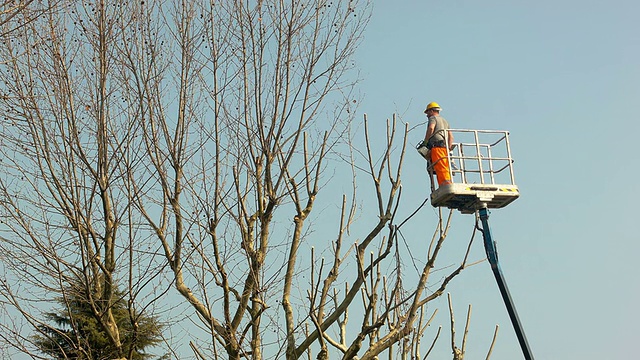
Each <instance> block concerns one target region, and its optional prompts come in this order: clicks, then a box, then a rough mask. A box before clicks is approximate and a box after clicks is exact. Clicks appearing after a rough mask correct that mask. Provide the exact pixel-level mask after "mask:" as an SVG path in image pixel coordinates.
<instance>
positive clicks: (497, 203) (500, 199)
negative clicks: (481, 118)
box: [418, 129, 520, 214]
mask: <svg viewBox="0 0 640 360" xmlns="http://www.w3.org/2000/svg"><path fill="white" fill-rule="evenodd" d="M448 131H449V132H451V133H452V135H453V139H454V143H453V150H452V151H450V152H449V154H448V157H447V159H448V160H449V171H450V172H451V175H452V176H451V181H452V183H451V184H447V185H443V186H440V187H437V179H436V176H435V173H434V171H433V165H434V164H432V163H431V162H430V161H428V163H427V164H428V165H427V172H428V173H429V178H430V181H431V205H433V206H434V207H447V208H450V209H457V210H459V211H460V212H462V213H465V214H470V213H474V212H475V211H476V210H478V209H480V208H482V207H486V208H503V207H505V206H507V205H509V204H510V203H511V202H513V201H514V200H516V199H517V198H518V197H519V196H520V191H519V190H518V187H517V186H516V184H515V180H514V176H513V158H512V157H511V148H510V145H509V132H508V131H500V130H465V129H451V130H448ZM445 139H448V136H445ZM448 145H449V144H447V146H448ZM421 150H424V148H421V147H420V145H419V146H418V152H420V153H421V154H422V155H423V156H424V152H423V151H421ZM438 161H442V160H437V161H436V163H437V162H438Z"/></svg>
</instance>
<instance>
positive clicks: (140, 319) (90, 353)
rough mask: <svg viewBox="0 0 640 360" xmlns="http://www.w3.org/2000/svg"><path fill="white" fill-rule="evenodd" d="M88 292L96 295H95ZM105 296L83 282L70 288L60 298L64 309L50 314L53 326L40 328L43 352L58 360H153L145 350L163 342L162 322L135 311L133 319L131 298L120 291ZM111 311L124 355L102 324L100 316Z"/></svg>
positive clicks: (38, 340)
mask: <svg viewBox="0 0 640 360" xmlns="http://www.w3.org/2000/svg"><path fill="white" fill-rule="evenodd" d="M100 288H102V287H100ZM88 291H91V292H92V293H91V296H89V293H88ZM101 294H102V292H101V291H99V289H96V287H95V286H83V285H82V284H80V282H79V283H78V284H75V285H74V286H72V287H70V288H69V289H68V290H67V291H66V294H65V296H64V297H60V298H59V299H58V303H59V304H60V305H61V307H60V308H59V309H58V310H57V311H56V312H50V313H47V314H46V319H47V320H48V321H49V322H50V323H52V325H41V326H39V327H38V329H39V330H40V334H39V335H36V336H34V340H35V343H36V345H37V346H38V348H39V349H40V351H42V352H43V353H45V354H47V355H50V356H52V357H53V358H54V359H78V360H102V359H117V358H121V357H126V358H129V356H131V357H130V359H129V360H143V359H149V358H150V355H149V354H146V353H144V352H143V350H144V349H145V348H147V347H149V346H153V345H156V344H158V343H160V342H161V330H162V326H161V325H160V324H159V322H158V319H157V318H156V317H152V316H148V315H145V314H137V313H135V312H134V314H133V316H130V313H129V309H128V306H127V303H128V302H127V299H125V297H124V294H123V293H122V292H120V291H117V290H116V291H115V292H114V294H113V296H112V298H111V299H102V298H101ZM108 308H110V309H111V312H112V313H113V317H114V319H115V321H116V324H117V327H118V331H119V334H120V342H121V344H122V349H121V352H120V353H119V351H118V349H117V347H116V346H115V345H114V344H113V342H112V341H111V339H110V338H109V336H108V333H107V332H106V331H105V329H104V328H103V327H102V325H101V321H100V316H103V315H104V314H105V313H106V311H107V309H108ZM132 318H133V319H132ZM134 324H137V329H136V328H135V327H134ZM130 354H131V355H130Z"/></svg>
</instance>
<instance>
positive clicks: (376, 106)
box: [358, 0, 640, 360]
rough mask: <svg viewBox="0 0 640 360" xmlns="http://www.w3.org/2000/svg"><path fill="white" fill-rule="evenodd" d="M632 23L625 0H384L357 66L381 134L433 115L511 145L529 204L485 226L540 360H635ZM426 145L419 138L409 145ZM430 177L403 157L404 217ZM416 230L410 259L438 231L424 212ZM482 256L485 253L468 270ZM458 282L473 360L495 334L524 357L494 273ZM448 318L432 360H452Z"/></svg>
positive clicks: (501, 351) (635, 70)
mask: <svg viewBox="0 0 640 360" xmlns="http://www.w3.org/2000/svg"><path fill="white" fill-rule="evenodd" d="M638 14H640V3H638V2H635V1H622V0H614V1H608V2H605V1H593V0H586V1H548V0H544V1H535V2H530V1H506V0H505V1H495V0H487V1H470V0H460V1H418V0H414V1H407V0H398V1H377V2H376V3H375V4H374V10H373V17H372V19H371V23H370V25H369V28H368V30H367V32H366V34H365V37H364V42H363V45H362V47H361V48H360V51H359V53H358V64H359V65H360V67H361V69H362V73H361V76H362V78H363V82H362V83H361V87H360V92H361V94H362V96H363V97H364V101H362V102H361V106H360V109H359V111H360V112H361V113H367V114H368V116H369V118H370V120H371V121H372V123H374V124H375V123H376V122H377V124H378V125H379V127H378V128H377V129H376V130H372V131H379V132H382V131H384V127H383V124H384V120H385V119H386V118H389V117H391V115H392V114H393V113H396V114H398V116H399V118H400V119H401V120H402V121H405V122H409V123H410V124H411V126H414V125H418V124H421V123H423V122H424V121H425V116H424V115H423V113H422V111H423V110H424V107H425V105H426V104H427V103H428V102H430V101H437V102H439V103H440V105H441V106H442V107H443V112H442V115H443V116H444V117H445V118H446V119H447V120H449V122H450V123H451V126H452V127H454V128H467V129H497V130H508V131H510V133H511V144H512V152H513V157H514V158H515V171H516V174H515V176H516V183H517V185H518V186H519V188H520V191H521V197H520V199H518V200H517V201H516V202H514V203H513V204H511V205H510V206H508V207H507V208H504V209H500V210H494V211H492V212H491V218H490V222H491V228H492V230H493V234H494V238H495V239H496V241H497V243H498V251H499V255H500V262H501V266H502V269H503V271H504V274H505V277H506V279H507V283H508V285H509V288H510V291H511V295H512V297H513V298H514V300H515V303H516V306H517V309H518V313H519V315H520V319H521V321H522V323H523V325H524V328H525V331H526V335H527V338H528V340H529V344H530V345H531V348H532V350H533V353H534V355H535V357H536V358H537V359H563V360H572V359H576V360H589V359H594V360H595V359H620V358H629V357H631V358H635V357H639V356H640V354H638V353H639V352H640V351H639V350H636V342H637V341H638V340H640V333H639V332H638V330H637V324H638V323H639V322H640V310H639V309H638V303H639V302H640V301H639V300H640V282H639V281H638V279H637V275H638V274H639V273H640V271H639V269H638V265H637V264H636V259H637V256H638V254H639V253H640V242H639V241H638V240H639V238H640V236H638V234H637V233H636V226H634V224H637V223H636V221H637V220H636V213H635V211H636V206H637V205H638V204H640V195H638V192H637V190H636V188H635V186H636V185H638V178H639V177H640V170H639V169H638V165H639V162H638V160H637V155H636V152H637V149H636V146H635V145H636V138H637V136H638V133H639V132H640V126H639V125H638V116H637V110H636V108H637V106H638V103H640V101H639V100H640V41H639V36H638V34H640V25H639V23H638V21H637V16H638ZM423 136H424V126H421V127H420V128H419V129H416V130H414V131H413V132H412V133H411V135H410V142H411V144H412V145H413V144H414V143H417V142H418V141H419V140H420V139H421V138H422V137H423ZM424 165H425V164H424V162H423V160H422V159H421V158H420V157H419V156H418V155H417V153H414V152H413V149H410V153H409V154H408V156H407V157H406V163H405V168H404V174H403V175H404V177H403V183H404V187H403V191H404V192H405V194H404V197H405V204H406V207H407V209H406V212H407V213H410V212H411V211H413V210H414V209H415V208H416V207H417V206H418V205H419V204H420V203H421V202H422V200H423V199H424V198H425V197H426V196H427V195H428V193H427V189H426V186H425V181H426V172H425V170H424ZM419 216H420V217H421V220H420V221H421V223H418V224H415V225H412V227H411V231H413V233H412V232H411V231H409V230H405V231H404V235H405V237H406V238H407V241H408V246H409V247H412V248H413V249H415V253H417V252H419V251H420V250H421V249H423V247H421V244H420V243H416V240H415V239H416V238H417V236H416V235H418V234H417V232H420V231H424V232H427V233H430V232H431V231H432V228H433V226H434V225H435V222H436V219H437V217H436V214H435V212H434V211H433V210H432V209H431V208H428V209H423V210H422V211H421V212H420V214H419ZM425 226H426V227H425ZM453 227H454V230H453V231H452V235H451V239H449V240H450V241H451V242H452V243H455V242H456V241H458V242H459V243H461V244H463V245H464V244H466V242H467V241H468V238H469V235H470V234H471V231H472V230H473V217H472V216H471V215H462V214H459V213H458V214H456V215H455V218H454V224H453ZM453 251H454V250H452V252H453ZM483 251H484V250H483V248H482V243H481V241H477V242H476V243H475V244H474V250H473V254H474V256H475V258H476V259H477V258H481V257H482V256H483ZM465 271H466V273H463V274H462V275H461V277H459V278H458V279H457V280H456V281H455V283H454V285H453V286H452V287H451V288H450V291H451V293H452V295H453V299H454V303H455V304H456V320H457V323H458V326H459V327H460V328H458V329H457V332H458V334H459V335H458V336H461V335H460V334H461V333H462V326H463V324H464V317H465V313H466V308H467V305H468V304H472V305H473V314H472V327H471V333H470V334H469V344H468V346H469V349H468V351H467V357H469V358H474V359H477V358H484V357H485V356H486V351H487V349H488V346H489V343H490V340H491V335H492V332H493V327H494V326H495V324H499V325H500V332H499V335H498V341H497V344H496V347H495V349H494V351H493V356H492V359H493V360H512V359H519V358H523V357H522V353H521V351H520V348H519V345H518V343H517V341H516V338H515V334H514V331H513V328H512V326H511V323H510V322H509V319H508V315H507V312H506V310H505V307H504V304H503V302H502V299H501V298H500V293H499V290H498V288H497V286H496V284H495V280H494V279H493V277H492V273H491V270H490V267H489V265H488V263H486V262H485V263H482V264H480V265H477V266H475V267H472V268H470V269H468V270H465ZM436 306H438V307H441V312H442V314H443V315H446V313H447V309H446V303H445V302H439V303H438V304H434V305H433V307H434V308H435V307H436ZM446 319H447V318H446V317H443V318H442V319H441V321H440V323H439V324H442V325H444V329H445V330H447V332H445V333H444V334H443V335H441V337H444V338H442V339H440V340H439V345H438V346H439V348H438V349H437V351H439V353H440V354H442V357H440V356H435V357H433V358H450V356H451V355H450V353H451V350H450V348H449V342H450V340H449V334H448V324H447V323H444V322H443V321H445V320H446ZM439 324H435V325H436V326H437V325H439ZM433 332H434V333H435V328H434V331H433ZM458 341H460V339H458ZM427 347H428V344H424V345H423V348H425V349H426V348H427Z"/></svg>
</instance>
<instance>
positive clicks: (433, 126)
mask: <svg viewBox="0 0 640 360" xmlns="http://www.w3.org/2000/svg"><path fill="white" fill-rule="evenodd" d="M435 130H436V122H435V121H429V125H427V134H426V135H425V136H424V142H427V141H429V138H430V137H431V136H432V135H433V132H434V131H435Z"/></svg>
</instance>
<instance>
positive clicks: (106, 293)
mask: <svg viewBox="0 0 640 360" xmlns="http://www.w3.org/2000/svg"><path fill="white" fill-rule="evenodd" d="M63 9H64V11H62V12H51V13H47V14H46V15H45V16H42V17H39V18H37V19H35V20H34V19H31V18H29V17H27V15H24V14H22V13H18V14H17V15H16V16H14V17H13V18H12V19H10V20H8V23H11V22H14V25H15V24H19V25H20V26H16V27H15V28H16V29H17V30H16V31H15V32H13V33H12V39H11V41H6V42H5V46H4V47H3V48H2V49H0V54H1V55H0V56H1V57H2V63H3V64H5V65H4V66H3V67H2V69H1V72H0V79H1V80H2V96H1V98H0V106H1V109H2V112H3V121H2V125H1V126H2V135H3V136H2V143H1V144H0V151H1V152H2V163H3V167H2V173H1V174H0V201H1V204H2V207H1V209H2V210H1V211H2V212H1V214H0V216H1V219H2V224H1V228H0V231H1V233H0V236H1V237H0V251H2V253H1V254H0V270H1V271H3V272H4V274H3V275H4V276H3V279H6V280H3V281H2V283H1V287H0V302H1V304H2V305H1V306H2V309H3V311H4V315H5V316H6V317H7V318H8V319H10V321H7V322H4V323H3V324H2V325H0V326H2V331H0V333H2V334H3V335H0V337H1V338H2V340H3V341H4V343H5V344H11V346H13V348H14V351H19V352H23V353H27V354H31V356H33V357H38V356H39V355H38V353H37V351H36V350H37V349H36V347H34V342H33V337H32V336H31V335H29V334H30V331H37V329H39V328H41V326H42V325H43V322H44V317H43V314H45V313H46V312H47V311H48V310H49V309H48V307H50V306H51V304H52V303H54V302H55V299H59V298H60V297H62V298H65V297H67V296H68V294H66V293H65V289H67V288H68V284H70V283H71V282H72V281H73V280H74V279H75V278H82V279H84V280H85V281H84V283H85V284H87V287H86V289H85V293H86V294H85V295H86V297H87V298H88V301H89V303H90V304H91V303H92V301H94V300H92V299H93V297H92V296H91V295H92V294H95V293H96V292H99V296H97V295H96V296H95V299H101V301H109V302H111V303H113V304H115V303H116V301H117V300H118V299H116V297H117V296H123V297H125V298H126V300H127V303H128V306H129V313H130V321H131V324H132V325H133V329H134V334H135V329H136V323H137V316H140V314H143V313H145V312H148V313H152V314H153V315H154V316H158V317H161V318H164V319H165V321H166V329H168V330H167V332H166V348H167V349H164V350H163V351H162V352H163V353H164V352H169V353H171V352H174V354H175V357H184V356H185V355H184V354H185V352H186V351H191V352H192V354H193V356H195V357H196V358H202V359H205V358H218V357H225V358H229V359H240V358H252V359H262V358H265V357H266V358H274V357H276V358H281V357H285V358H287V359H297V358H300V357H303V356H306V357H308V358H311V357H312V356H316V357H317V358H329V357H330V356H338V357H342V358H344V359H352V358H355V357H356V356H359V357H360V358H362V359H374V358H377V356H378V355H380V354H382V353H384V352H386V353H389V354H395V353H397V354H400V355H402V357H407V356H414V357H415V356H416V355H417V356H418V357H419V353H420V350H419V342H420V339H421V338H422V337H423V335H424V333H425V331H426V329H427V325H428V324H429V323H430V321H431V320H429V319H430V318H432V316H431V315H430V314H428V313H427V312H426V308H425V305H426V304H427V303H428V302H429V301H431V300H433V299H435V298H437V297H439V296H441V295H442V294H443V292H444V289H445V288H446V286H447V285H448V284H449V282H450V281H451V280H452V279H453V278H454V277H455V276H457V275H458V274H459V273H460V272H461V271H462V270H463V269H464V268H465V267H466V266H468V264H467V255H468V250H467V253H466V254H461V258H462V261H461V263H460V265H459V266H457V267H455V269H454V270H452V271H451V272H450V273H449V274H448V275H447V276H445V277H443V278H442V279H440V280H438V281H435V282H434V281H432V280H431V274H432V270H433V269H434V267H435V266H436V260H437V258H438V254H439V252H440V250H441V248H442V246H443V244H444V242H445V239H446V237H447V234H448V229H449V226H450V220H451V213H449V216H448V217H446V216H445V217H443V216H442V215H441V216H440V221H439V223H438V226H437V228H436V229H435V232H434V236H433V238H432V240H431V242H430V246H429V249H428V252H427V254H426V255H427V260H426V262H424V264H423V265H422V268H421V269H420V270H419V271H418V272H417V276H418V279H419V280H418V281H417V282H416V283H415V284H411V285H410V286H407V285H406V284H403V281H402V280H403V278H404V276H405V275H404V274H403V273H402V269H403V266H402V264H401V261H400V260H399V256H400V255H399V252H400V249H399V246H398V234H399V231H400V229H401V227H402V225H403V224H404V223H405V219H398V218H397V213H398V208H399V206H400V200H401V173H402V163H403V160H404V154H405V150H406V145H407V133H408V130H407V128H406V127H404V128H402V126H399V125H398V121H397V120H396V119H395V118H393V119H391V120H390V121H388V122H387V133H386V134H385V136H384V138H385V141H384V142H383V146H380V145H379V142H377V141H375V140H373V141H372V140H371V139H370V138H369V136H370V134H369V126H368V121H367V119H366V118H365V121H364V124H365V127H364V134H365V135H366V138H365V140H366V141H365V145H364V147H363V148H356V147H354V146H352V145H351V137H352V135H353V133H354V132H353V128H352V125H353V124H354V123H356V122H357V121H359V119H357V118H355V117H354V116H355V115H354V114H355V111H354V106H355V105H354V103H355V102H357V97H356V95H355V93H354V86H355V85H356V83H357V78H356V77H355V74H354V73H353V72H352V70H353V68H354V65H355V64H354V63H353V54H354V52H355V50H356V48H357V45H358V43H359V40H360V39H361V37H362V34H363V30H364V27H365V25H366V23H367V19H368V14H369V8H368V3H366V2H362V1H355V0H354V1H346V0H345V1H335V2H331V1H320V0H317V1H313V2H299V1H290V2H283V1H269V0H268V1H239V0H234V1H223V2H216V1H190V2H177V3H173V2H144V1H137V2H118V3H113V4H110V3H106V2H105V1H102V0H98V1H95V2H73V1H68V2H66V3H64V6H63ZM345 163H346V165H347V167H344V165H345ZM336 167H341V169H347V171H346V172H347V173H348V176H347V177H346V178H347V179H350V180H353V183H352V185H351V192H350V193H346V194H345V195H344V196H337V197H336V196H332V195H333V194H334V193H335V191H336V189H338V187H335V185H333V184H334V183H335V182H336V181H337V182H343V181H344V180H345V176H344V175H345V174H344V173H343V172H342V170H341V172H339V173H333V174H332V169H335V168H336ZM362 175H365V176H366V178H365V179H367V181H366V182H365V184H370V187H371V190H370V192H368V193H366V195H360V194H361V192H360V191H361V189H362V188H363V187H364V185H362V183H357V182H356V179H359V177H360V176H362ZM321 195H322V197H321ZM321 198H324V199H326V200H321ZM370 199H373V201H372V203H371V204H369V203H366V204H364V205H362V203H365V202H368V200H370ZM318 203H320V204H323V205H322V206H325V207H326V206H329V204H338V205H337V206H338V208H339V211H336V212H335V213H334V214H331V215H332V216H328V218H329V220H328V222H327V220H326V219H322V218H321V217H320V214H318V215H316V217H314V214H316V212H314V209H316V208H317V206H318ZM361 205H362V206H363V207H360V206H361ZM360 209H366V211H361V210H360ZM369 209H375V211H373V212H371V211H369ZM369 216H371V218H369ZM357 218H359V221H358V226H357V227H356V226H355V224H356V221H355V220H356V219H357ZM408 220H409V219H406V221H408ZM472 240H473V239H472ZM469 246H470V245H469ZM314 249H320V251H319V254H318V253H316V250H314ZM326 259H328V260H326ZM430 281H431V285H432V286H434V289H435V290H433V291H430V290H428V288H427V284H428V283H430ZM122 284H125V285H124V286H122ZM116 285H120V286H119V289H121V290H122V289H124V292H123V293H124V295H117V294H120V292H116V291H115V288H116ZM105 299H106V300H105ZM93 308H94V316H95V318H96V320H97V321H98V323H99V325H100V327H101V329H103V330H104V331H105V332H106V334H107V335H108V338H109V340H110V341H111V343H112V344H113V345H114V347H115V348H118V349H120V350H119V351H118V353H119V356H121V357H122V358H130V357H131V354H132V353H133V350H134V349H132V348H129V349H127V348H126V346H123V345H122V344H123V341H122V338H121V337H122V332H121V329H120V328H119V327H118V323H117V322H116V321H115V320H114V317H113V314H112V312H111V310H110V309H112V307H110V306H94V307H93ZM353 324H356V325H353ZM71 326H73V324H72V325H71ZM187 327H189V328H190V329H191V330H190V331H189V332H188V333H187V334H186V335H182V336H177V335H175V334H176V333H177V332H178V331H179V330H178V329H181V328H187ZM171 329H175V330H171ZM174 331H175V332H174ZM172 334H173V335H172ZM39 336H41V337H42V336H46V333H41V334H39ZM71 340H72V339H71ZM187 343H188V345H189V348H188V349H190V350H188V349H187V348H186V344H187ZM78 347H81V346H80V345H78ZM76 350H81V349H76ZM332 354H335V355H332Z"/></svg>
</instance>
